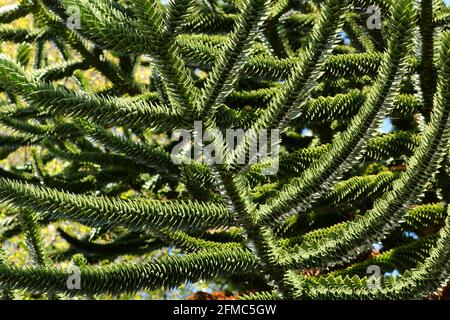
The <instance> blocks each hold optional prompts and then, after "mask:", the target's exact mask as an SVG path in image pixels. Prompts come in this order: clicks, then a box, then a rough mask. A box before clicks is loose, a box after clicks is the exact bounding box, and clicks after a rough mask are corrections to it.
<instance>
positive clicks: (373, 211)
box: [0, 0, 450, 299]
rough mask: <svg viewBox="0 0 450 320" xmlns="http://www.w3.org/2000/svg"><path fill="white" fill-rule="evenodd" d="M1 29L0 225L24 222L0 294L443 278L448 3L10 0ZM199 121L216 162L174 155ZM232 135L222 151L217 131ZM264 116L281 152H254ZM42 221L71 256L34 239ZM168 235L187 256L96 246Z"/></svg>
mask: <svg viewBox="0 0 450 320" xmlns="http://www.w3.org/2000/svg"><path fill="white" fill-rule="evenodd" d="M372 2H373V3H372ZM27 16H28V17H30V16H31V17H32V24H31V25H30V26H29V28H18V27H17V26H14V22H15V21H16V20H19V19H21V18H23V17H27ZM377 21H380V24H379V26H377V23H376V22H377ZM0 23H2V25H1V27H0V39H2V41H5V42H12V43H16V44H19V45H18V46H17V50H16V54H15V55H14V56H13V57H8V56H6V55H2V56H1V57H0V90H1V91H2V92H4V94H3V95H2V96H1V100H0V106H1V107H0V123H1V125H2V134H1V136H0V141H1V145H0V156H1V157H2V158H6V157H8V156H10V155H11V154H14V153H15V152H17V150H22V149H23V148H28V149H30V146H31V149H30V150H31V152H30V154H29V157H28V158H27V159H26V161H25V162H24V163H22V164H20V165H10V166H9V167H8V168H3V169H0V176H1V178H0V201H1V202H2V203H4V204H5V205H6V206H5V211H4V213H3V214H2V218H1V226H0V234H1V237H2V239H7V238H8V237H11V236H14V235H16V234H18V233H22V234H23V235H24V236H25V237H26V240H27V246H28V250H29V253H30V256H31V258H32V260H31V261H32V265H31V266H17V265H14V264H13V263H11V261H9V259H8V256H7V255H6V254H4V253H3V252H2V254H1V256H0V289H2V290H3V294H4V296H5V297H7V298H8V297H11V296H13V295H14V290H16V289H26V290H28V291H30V292H38V293H45V294H46V295H47V296H48V297H49V298H65V296H64V294H69V295H88V296H89V295H93V294H99V293H120V292H131V291H136V290H140V289H155V288H159V287H176V286H179V285H180V284H182V283H185V282H186V281H191V282H195V281H198V280H200V279H205V280H212V279H217V278H221V279H224V280H225V281H226V282H228V283H232V284H234V285H235V286H237V288H238V289H239V290H240V292H241V293H242V294H244V297H245V298H247V299H258V298H264V299H277V298H295V299H323V298H327V299H328V298H332V299H374V298H378V299H385V298H393V299H401V298H421V297H427V296H430V294H432V293H435V292H437V291H438V290H439V289H440V288H442V287H444V286H445V284H446V283H448V281H449V280H450V279H449V270H450V268H449V263H450V220H449V219H450V218H448V213H449V210H448V201H449V197H450V192H449V190H450V189H449V186H450V178H449V160H448V153H449V140H450V132H449V131H450V94H449V93H450V32H449V31H447V26H448V24H449V23H450V11H449V10H448V8H447V7H446V6H445V4H444V3H443V2H442V1H439V0H421V1H413V0H395V1H390V0H374V1H362V0H352V1H350V0H327V1H289V0H231V1H228V0H227V1H215V0H204V1H195V0H171V1H169V3H167V4H162V3H160V2H159V1H154V0H133V1H126V0H116V1H115V0H97V1H88V0H62V1H54V0H52V1H50V0H48V1H47V0H24V1H21V2H20V3H19V4H18V5H17V6H13V7H10V8H9V9H7V10H3V11H2V12H1V13H0ZM378 27H379V28H378ZM377 28H378V29H377ZM49 48H50V49H49ZM49 50H57V51H58V54H59V59H60V60H61V62H60V63H53V62H52V61H51V57H50V55H49ZM88 70H90V72H95V74H96V75H98V76H99V77H100V79H103V81H104V83H105V84H104V87H103V88H101V89H98V88H95V87H94V86H93V82H94V81H89V79H88V78H87V77H86V72H87V71H88ZM142 70H146V72H147V74H148V76H147V77H146V78H145V79H142V77H141V76H142V74H143V72H142ZM144 74H145V73H144ZM196 121H201V123H202V126H203V127H202V130H205V131H206V130H211V131H212V135H211V137H210V138H211V139H210V140H211V141H210V143H211V145H212V146H213V147H214V149H215V157H216V159H219V160H221V161H217V162H216V163H212V164H205V163H200V162H190V163H182V164H176V163H174V161H173V159H172V157H171V152H172V150H173V147H174V145H175V144H176V143H177V142H176V141H175V142H174V141H170V137H171V135H172V133H173V132H174V131H175V130H176V129H180V128H184V129H188V130H190V132H191V133H192V134H193V135H194V136H198V135H199V134H200V132H199V130H197V129H196V128H195V126H194V123H195V122H196ZM383 123H384V124H385V125H384V126H383V128H384V129H386V124H388V123H392V129H391V130H388V131H389V132H384V133H383V132H380V127H382V124H383ZM238 128H240V129H243V130H246V134H245V136H244V137H243V140H242V141H241V143H239V144H238V146H237V147H236V148H235V149H234V150H231V151H230V150H228V149H227V146H226V145H225V142H224V141H223V139H221V135H220V134H219V133H220V132H222V133H224V132H226V130H227V129H238ZM264 130H280V131H281V132H282V135H281V142H280V146H281V153H280V156H279V157H277V158H269V159H265V160H264V161H262V162H259V163H251V162H252V161H251V160H253V159H251V158H250V156H249V153H250V151H251V148H252V146H253V145H254V144H255V142H256V141H257V139H258V136H259V133H261V132H263V131H264ZM385 131H386V130H385ZM269 147H274V146H269ZM242 156H244V157H246V159H247V161H246V162H247V164H240V163H239V161H238V160H239V159H241V157H242ZM55 161H58V163H61V165H62V168H61V169H60V170H58V171H57V172H52V171H51V170H49V166H51V164H52V163H55ZM274 164H276V165H278V168H279V170H278V171H277V172H276V174H274V175H265V174H264V173H265V170H266V169H268V168H270V167H272V166H273V165H274ZM55 221H58V223H59V224H58V225H59V226H60V227H61V229H60V230H59V236H60V237H62V238H63V239H65V240H66V241H67V242H68V243H69V244H70V249H67V250H57V251H56V252H55V250H51V251H50V250H47V248H46V246H45V245H44V242H43V236H42V229H43V228H46V226H47V225H48V224H50V223H54V222H55ZM63 222H64V223H65V224H64V223H63ZM67 222H72V223H75V222H76V223H79V224H82V225H85V226H88V227H90V233H89V234H88V235H87V236H85V237H78V236H77V235H74V234H71V233H70V232H68V231H67V230H66V229H64V228H65V227H64V226H67V225H68V223H67ZM69 225H70V224H69ZM411 235H412V236H413V238H416V239H413V238H412V237H411ZM99 239H102V240H105V239H107V241H106V242H105V241H103V242H99V241H98V240H99ZM374 244H377V246H376V248H375V249H376V250H375V249H374ZM168 245H171V246H175V247H176V248H179V249H180V250H181V251H182V252H183V253H184V254H181V255H173V256H166V257H161V258H158V259H151V260H149V259H147V260H144V261H140V262H133V263H128V262H117V260H114V261H113V259H112V258H113V257H117V256H122V255H128V254H135V255H138V256H139V255H143V256H145V255H146V254H147V253H148V252H151V251H153V250H155V249H159V248H162V247H166V246H168ZM81 254H83V255H81ZM67 259H71V263H72V264H73V265H76V266H77V268H75V269H76V270H79V272H80V274H79V276H80V281H81V282H80V288H79V289H78V290H74V289H73V288H71V287H70V286H68V285H67V280H68V279H69V277H70V276H72V275H73V274H74V273H73V269H74V268H71V269H68V268H67V267H66V265H64V264H63V263H62V261H64V260H67ZM105 259H106V261H105ZM99 261H102V263H101V264H98V262H99ZM107 261H110V263H108V262H107ZM111 261H113V262H111ZM374 270H375V271H376V270H379V272H380V275H379V276H380V277H379V278H374V277H373V276H372V277H370V274H368V271H369V272H372V271H374ZM394 270H396V272H398V273H399V274H400V276H399V277H397V278H395V277H387V276H386V277H385V276H384V274H385V273H387V272H392V271H394Z"/></svg>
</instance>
